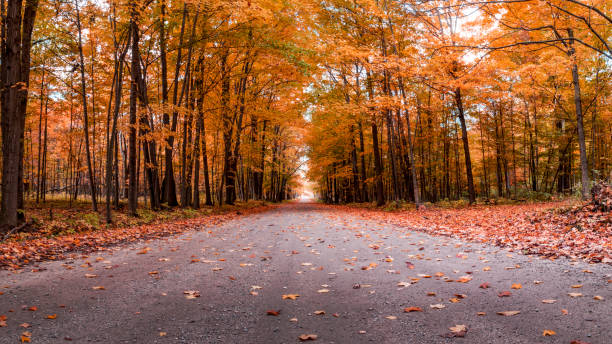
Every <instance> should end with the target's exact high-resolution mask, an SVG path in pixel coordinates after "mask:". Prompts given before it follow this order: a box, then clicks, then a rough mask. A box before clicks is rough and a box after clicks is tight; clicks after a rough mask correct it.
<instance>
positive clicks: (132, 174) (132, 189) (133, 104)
mask: <svg viewBox="0 0 612 344" xmlns="http://www.w3.org/2000/svg"><path fill="white" fill-rule="evenodd" d="M131 6H132V8H131V9H130V10H131V17H130V31H131V35H132V45H131V49H132V63H131V70H130V73H131V76H130V128H129V142H128V171H127V172H128V178H129V181H128V207H129V212H130V215H132V216H136V215H137V213H136V208H137V207H138V185H137V180H136V169H137V166H136V153H137V152H136V150H137V148H136V144H137V142H136V134H137V132H136V125H137V121H136V118H137V113H136V112H137V106H138V80H137V78H138V77H137V75H136V73H137V71H138V69H139V65H138V64H139V63H140V61H138V54H137V53H136V52H137V51H138V38H137V37H138V24H137V23H136V21H137V13H138V10H137V9H136V4H135V3H132V4H131Z"/></svg>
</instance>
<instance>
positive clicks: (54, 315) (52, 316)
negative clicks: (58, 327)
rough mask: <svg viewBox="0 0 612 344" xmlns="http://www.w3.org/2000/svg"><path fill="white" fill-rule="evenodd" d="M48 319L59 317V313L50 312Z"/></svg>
mask: <svg viewBox="0 0 612 344" xmlns="http://www.w3.org/2000/svg"><path fill="white" fill-rule="evenodd" d="M46 318H47V319H55V318H57V314H50V315H47V316H46Z"/></svg>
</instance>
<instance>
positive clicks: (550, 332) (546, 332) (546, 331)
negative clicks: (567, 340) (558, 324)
mask: <svg viewBox="0 0 612 344" xmlns="http://www.w3.org/2000/svg"><path fill="white" fill-rule="evenodd" d="M556 334H557V332H555V331H553V330H544V331H542V335H543V336H544V337H546V336H554V335H556Z"/></svg>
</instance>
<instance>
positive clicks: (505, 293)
mask: <svg viewBox="0 0 612 344" xmlns="http://www.w3.org/2000/svg"><path fill="white" fill-rule="evenodd" d="M510 295H512V293H511V292H509V291H507V290H506V291H502V292H500V293H499V294H497V296H499V297H508V296H510Z"/></svg>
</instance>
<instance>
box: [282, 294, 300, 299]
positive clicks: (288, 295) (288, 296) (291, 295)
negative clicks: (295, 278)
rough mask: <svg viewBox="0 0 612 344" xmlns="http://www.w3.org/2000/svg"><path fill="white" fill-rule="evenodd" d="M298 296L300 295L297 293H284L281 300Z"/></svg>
mask: <svg viewBox="0 0 612 344" xmlns="http://www.w3.org/2000/svg"><path fill="white" fill-rule="evenodd" d="M298 297H300V295H299V294H286V295H283V300H295V299H297V298H298Z"/></svg>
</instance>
